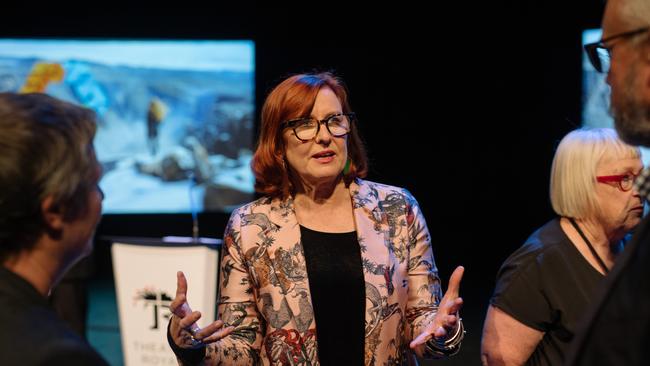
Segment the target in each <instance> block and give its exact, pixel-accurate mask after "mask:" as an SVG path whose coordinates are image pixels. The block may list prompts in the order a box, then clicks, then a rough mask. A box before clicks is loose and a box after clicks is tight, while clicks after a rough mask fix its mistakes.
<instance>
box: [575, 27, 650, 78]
mask: <svg viewBox="0 0 650 366" xmlns="http://www.w3.org/2000/svg"><path fill="white" fill-rule="evenodd" d="M648 30H650V27H643V28H639V29H635V30H632V31H629V32H623V33H619V34H614V35H612V36H609V37H607V38H603V39H601V40H600V41H598V42H593V43H588V44H586V45H584V48H585V52H587V56H588V57H589V61H591V64H592V65H593V67H594V68H595V69H596V71H598V72H600V73H604V72H605V70H604V69H603V64H602V62H601V60H600V56H598V49H603V50H605V51H606V52H607V54H608V55H610V58H611V52H612V48H614V45H613V44H612V45H609V46H607V42H611V41H613V40H615V39H619V38H631V37H633V36H636V35H638V34H641V33H644V32H647V31H648Z"/></svg>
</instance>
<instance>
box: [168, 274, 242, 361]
mask: <svg viewBox="0 0 650 366" xmlns="http://www.w3.org/2000/svg"><path fill="white" fill-rule="evenodd" d="M169 308H170V310H171V312H172V313H173V314H174V316H173V317H172V321H171V325H170V328H169V332H170V333H171V336H172V338H173V339H174V343H176V345H177V346H179V347H182V348H197V347H202V346H204V345H205V344H208V343H213V342H216V341H218V340H219V339H221V338H223V337H226V336H227V335H228V334H230V333H231V332H232V331H233V330H234V329H235V327H232V326H230V327H226V328H223V329H222V327H223V324H224V323H223V321H221V320H217V321H215V322H213V323H212V324H210V325H208V326H206V327H205V328H203V329H201V328H199V326H198V325H197V324H196V322H197V321H198V320H199V319H200V318H201V313H200V312H198V311H192V308H190V305H189V304H188V303H187V280H186V279H185V275H184V274H183V272H181V271H178V272H177V273H176V297H174V300H173V301H172V302H171V304H170V305H169Z"/></svg>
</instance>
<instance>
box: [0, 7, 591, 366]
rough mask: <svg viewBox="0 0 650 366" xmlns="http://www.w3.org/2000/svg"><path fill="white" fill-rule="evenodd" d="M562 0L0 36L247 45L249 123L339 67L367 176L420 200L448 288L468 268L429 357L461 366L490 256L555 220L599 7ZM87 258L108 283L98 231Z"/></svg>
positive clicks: (174, 229) (212, 222)
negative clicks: (456, 329) (449, 341)
mask: <svg viewBox="0 0 650 366" xmlns="http://www.w3.org/2000/svg"><path fill="white" fill-rule="evenodd" d="M565 2H566V3H569V2H568V1H565ZM565 2H561V1H545V2H542V1H540V2H535V1H516V2H515V1H512V2H508V1H503V2H483V3H484V4H482V5H480V6H479V7H477V6H476V5H475V4H469V3H465V2H463V4H457V5H439V4H428V5H427V6H426V7H425V6H422V8H414V7H411V6H412V5H401V4H400V3H391V4H387V5H383V6H380V5H373V8H372V9H370V8H361V9H357V10H352V9H348V6H349V5H340V6H339V5H337V4H335V3H323V4H322V6H323V7H322V8H320V9H314V10H313V11H310V12H304V13H302V14H300V15H299V16H298V15H296V14H293V13H294V12H286V11H284V9H280V8H278V7H275V8H266V7H262V6H260V5H259V4H257V3H250V2H240V5H238V6H235V7H232V8H231V7H230V6H229V7H227V8H221V9H220V6H221V5H219V4H214V5H213V6H211V7H210V9H211V10H206V9H203V8H198V7H181V6H180V5H178V4H177V5H175V7H174V8H165V7H162V8H158V9H157V11H153V10H147V9H144V6H143V5H142V6H138V7H137V8H135V9H129V10H125V9H123V8H121V9H118V8H117V7H116V8H110V7H108V8H106V9H104V10H102V11H101V12H99V11H98V10H97V11H93V12H87V13H86V14H83V15H72V13H64V14H59V15H53V14H52V13H49V12H47V11H43V12H41V13H38V14H35V13H34V12H33V11H32V12H30V13H29V16H25V17H22V18H21V20H20V21H15V20H14V21H12V22H10V23H3V24H2V25H0V32H1V35H2V36H4V37H11V36H71V37H124V38H133V37H135V38H205V39H222V38H226V39H230V38H238V39H253V40H254V41H255V46H256V79H257V88H256V99H257V106H258V114H257V116H258V115H259V107H260V105H261V103H262V101H263V100H264V97H265V95H266V93H267V92H268V91H269V90H270V88H271V87H272V86H274V85H275V84H276V83H277V82H278V81H280V80H281V79H282V78H284V77H285V76H287V75H289V74H291V73H294V72H302V71H311V70H314V69H317V70H332V71H334V72H336V73H337V74H338V75H340V76H341V77H343V79H344V80H345V81H346V82H347V84H348V87H349V90H350V94H351V104H352V107H353V109H354V110H355V112H356V113H357V114H358V116H359V127H360V130H361V133H362V135H363V137H364V139H365V142H366V145H367V149H368V153H369V157H370V161H371V170H370V174H369V176H368V177H367V179H369V180H373V181H378V182H381V183H386V184H391V185H397V186H402V187H406V188H408V189H409V190H410V191H411V192H412V193H413V194H414V195H415V197H416V198H417V199H418V201H419V203H420V206H421V208H422V210H423V212H424V215H425V217H426V219H427V222H428V225H429V230H430V231H431V234H432V238H433V246H434V247H433V249H434V254H435V256H436V260H437V265H438V268H439V271H440V275H441V278H442V279H443V283H444V284H445V287H446V283H447V281H448V277H449V275H450V274H451V272H452V270H453V268H454V267H455V266H456V265H461V264H462V265H464V266H465V267H466V274H465V278H464V279H463V283H462V286H461V294H462V296H463V297H464V300H465V303H466V305H465V308H464V311H463V313H462V315H463V318H464V319H465V321H466V324H467V325H466V328H467V342H466V343H465V345H464V348H463V350H462V351H461V353H460V354H459V355H458V356H457V357H456V358H454V359H451V360H444V361H440V362H432V363H431V364H448V365H467V364H479V342H480V334H481V330H482V321H483V316H484V314H485V310H486V307H487V304H488V300H489V296H490V294H491V291H492V288H493V286H494V278H495V275H496V272H497V270H498V268H499V266H500V264H501V262H502V261H503V260H504V259H505V258H506V257H507V256H508V254H509V253H511V252H512V251H513V250H514V249H515V248H517V247H518V246H520V245H521V244H522V243H523V241H524V240H525V239H526V237H527V236H528V235H529V234H530V233H531V232H532V231H533V230H534V229H536V228H537V227H539V226H541V225H542V224H544V223H545V222H546V221H548V220H550V219H551V218H552V217H553V212H552V210H551V207H550V204H549V200H548V177H549V171H550V164H551V159H552V156H553V151H554V147H555V145H556V144H557V142H558V141H559V139H560V138H561V137H562V136H563V135H564V134H565V133H566V132H568V131H569V130H571V129H573V128H576V127H578V126H579V123H580V97H581V91H580V87H581V49H580V36H581V31H582V29H584V28H590V27H597V26H598V25H599V21H600V16H601V14H602V10H603V5H602V4H601V3H600V2H599V1H586V0H581V1H576V2H571V3H575V4H572V5H567V4H565ZM485 3H488V4H485ZM427 8H430V9H427ZM294 10H295V9H294ZM290 13H291V15H289V14H290ZM16 14H17V15H18V14H25V13H20V12H18V11H16ZM9 18H10V17H9ZM257 121H259V118H258V120H257ZM226 220H227V215H223V214H202V215H201V216H200V227H201V235H202V236H210V237H221V235H222V233H223V228H224V226H225V223H226ZM97 235H98V237H102V236H107V235H120V236H122V235H128V236H151V237H159V236H164V235H191V217H190V216H189V215H129V216H116V215H110V216H105V217H104V219H103V221H102V223H101V224H100V226H99V228H98V231H97ZM93 260H94V263H95V272H94V276H109V277H110V276H112V274H111V267H110V252H109V243H108V242H107V241H104V240H101V239H98V240H97V243H96V251H95V254H94V257H93ZM425 364H426V363H425Z"/></svg>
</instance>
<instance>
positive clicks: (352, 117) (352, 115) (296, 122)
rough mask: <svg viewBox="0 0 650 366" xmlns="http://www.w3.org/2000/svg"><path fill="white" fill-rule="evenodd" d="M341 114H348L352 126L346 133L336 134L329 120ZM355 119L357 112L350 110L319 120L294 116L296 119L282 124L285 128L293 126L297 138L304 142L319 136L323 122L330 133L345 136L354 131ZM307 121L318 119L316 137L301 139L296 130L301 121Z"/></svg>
mask: <svg viewBox="0 0 650 366" xmlns="http://www.w3.org/2000/svg"><path fill="white" fill-rule="evenodd" d="M340 116H346V117H347V118H348V121H349V122H350V126H349V128H348V130H347V131H346V132H345V133H343V134H338V135H335V134H333V133H332V131H331V130H330V126H329V121H330V120H331V119H332V118H334V117H340ZM355 119H356V114H355V113H353V112H350V113H335V114H332V115H330V116H327V117H325V118H323V119H321V120H318V119H316V118H307V117H301V118H294V119H290V120H288V121H284V122H282V124H281V125H282V128H283V129H284V128H291V129H292V130H293V135H294V136H296V138H297V139H298V140H300V141H303V142H307V141H310V140H313V139H314V138H315V137H316V136H318V133H319V132H320V126H321V125H322V124H324V125H325V128H326V129H327V132H329V134H330V135H332V136H334V137H343V136H345V135H347V134H349V133H350V131H352V121H354V120H355ZM305 121H316V123H317V124H316V133H315V134H314V137H312V138H310V139H301V138H300V137H298V131H296V128H298V127H299V126H300V124H301V122H305Z"/></svg>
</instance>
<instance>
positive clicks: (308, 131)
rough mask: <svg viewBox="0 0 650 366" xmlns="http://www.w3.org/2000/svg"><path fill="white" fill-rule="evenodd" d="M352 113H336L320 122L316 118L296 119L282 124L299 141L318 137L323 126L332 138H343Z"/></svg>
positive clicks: (350, 121) (348, 127) (353, 117)
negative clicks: (322, 125)
mask: <svg viewBox="0 0 650 366" xmlns="http://www.w3.org/2000/svg"><path fill="white" fill-rule="evenodd" d="M353 119H355V114H354V113H337V114H333V115H331V116H329V117H327V118H324V119H322V120H317V119H316V118H296V119H291V120H288V121H286V122H283V123H282V124H283V126H284V128H291V129H293V133H294V134H295V135H296V138H298V140H300V141H305V142H306V141H309V140H311V139H313V138H314V137H316V135H318V131H320V125H321V124H324V125H325V128H327V131H328V132H329V133H330V134H331V135H332V136H334V137H343V136H345V135H347V134H348V133H350V126H351V124H352V120H353Z"/></svg>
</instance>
